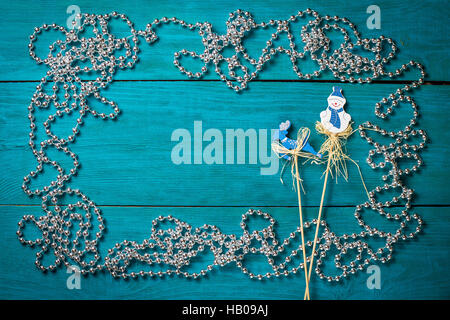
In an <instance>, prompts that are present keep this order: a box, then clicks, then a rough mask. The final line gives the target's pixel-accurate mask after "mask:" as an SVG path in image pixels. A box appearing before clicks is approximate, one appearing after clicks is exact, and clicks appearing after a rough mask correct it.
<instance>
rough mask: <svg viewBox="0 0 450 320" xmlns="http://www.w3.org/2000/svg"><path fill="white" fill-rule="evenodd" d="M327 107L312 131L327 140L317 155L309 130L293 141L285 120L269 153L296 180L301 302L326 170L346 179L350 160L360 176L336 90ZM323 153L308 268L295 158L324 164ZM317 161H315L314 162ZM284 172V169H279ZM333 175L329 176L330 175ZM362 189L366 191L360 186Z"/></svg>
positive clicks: (342, 101)
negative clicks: (288, 167)
mask: <svg viewBox="0 0 450 320" xmlns="http://www.w3.org/2000/svg"><path fill="white" fill-rule="evenodd" d="M327 100H328V107H327V109H326V110H324V111H322V112H321V113H320V122H317V123H316V130H317V132H318V133H320V134H323V135H325V136H326V137H327V138H326V140H325V142H324V143H323V144H322V146H321V148H320V150H319V152H316V151H315V150H314V149H313V148H312V147H311V145H310V144H309V142H308V140H309V136H310V130H309V129H308V128H301V129H300V130H299V131H298V133H297V140H292V139H289V138H288V137H287V130H288V129H289V127H290V126H291V123H290V121H289V120H287V121H286V122H283V123H281V124H280V129H279V130H278V131H277V133H276V135H275V137H274V141H273V143H272V149H273V151H274V152H275V153H276V154H278V156H279V157H280V158H283V159H286V160H288V161H290V162H291V163H292V165H291V173H292V177H293V179H295V181H296V187H297V188H296V189H297V196H298V208H299V216H300V232H301V239H302V251H303V266H304V268H303V269H304V270H305V283H306V289H305V296H304V299H305V300H306V299H308V300H309V299H310V296H309V281H310V278H311V271H312V266H313V263H314V252H315V249H316V244H317V237H318V233H319V228H320V222H321V217H322V209H323V203H324V198H325V193H326V188H327V182H328V174H329V173H330V171H333V169H334V171H335V175H336V178H337V176H338V175H342V176H343V177H344V178H345V179H346V180H347V179H348V171H347V166H346V161H347V160H350V161H352V162H353V163H355V164H356V166H357V167H358V170H359V172H360V175H361V179H362V174H361V171H360V169H359V166H358V164H357V163H356V162H355V161H353V160H352V159H351V158H350V157H349V156H348V155H347V154H346V153H345V151H344V147H345V142H346V139H347V138H348V137H349V136H350V135H351V134H352V133H353V132H354V131H352V127H351V125H350V121H351V116H350V115H349V114H348V113H346V112H345V111H344V105H345V103H346V99H345V98H344V96H343V95H342V89H341V88H340V87H333V92H332V93H331V94H330V96H329V97H328V99H327ZM325 154H326V157H327V158H328V159H327V168H326V169H325V172H324V174H325V180H324V183H323V189H322V196H321V200H320V206H319V213H318V216H317V224H316V231H315V235H314V242H313V247H312V253H311V258H310V261H309V269H308V267H307V258H306V252H305V240H304V233H303V226H304V225H303V215H302V204H301V194H300V185H301V178H300V175H299V170H298V158H299V157H302V158H306V159H308V160H312V162H313V163H316V164H318V163H324V161H320V159H322V158H323V155H325ZM318 160H319V161H318ZM283 169H284V167H283ZM331 174H332V175H333V173H332V172H331ZM362 181H363V185H364V188H365V189H366V193H367V188H366V186H365V184H364V180H363V179H362Z"/></svg>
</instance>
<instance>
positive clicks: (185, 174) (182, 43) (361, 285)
mask: <svg viewBox="0 0 450 320" xmlns="http://www.w3.org/2000/svg"><path fill="white" fill-rule="evenodd" d="M70 4H72V3H69V2H68V3H64V2H55V1H41V2H40V3H39V5H36V4H35V3H31V2H14V3H5V2H2V3H1V4H0V7H1V9H2V12H3V14H4V18H3V19H1V20H0V27H1V29H2V33H1V35H0V58H1V60H0V66H1V67H2V74H0V80H1V81H15V80H37V79H40V78H41V77H42V75H43V74H44V73H45V71H46V69H45V67H44V66H36V65H35V64H34V62H33V61H32V60H31V59H30V58H29V56H28V53H27V50H26V44H27V38H28V35H29V34H30V33H31V31H32V28H33V27H35V26H37V25H40V24H42V23H52V22H56V23H59V24H65V21H66V19H67V18H68V15H67V14H66V8H67V6H68V5H70ZM77 4H78V5H79V6H80V7H81V10H82V11H83V12H95V13H107V12H111V11H113V10H116V11H119V12H123V13H125V14H127V15H128V16H129V17H130V18H131V19H132V20H133V21H134V22H135V23H136V27H138V28H143V27H144V26H145V24H146V23H147V22H148V21H149V20H151V19H153V18H156V17H162V16H169V17H170V16H177V17H179V18H183V19H185V20H187V21H193V22H196V21H204V20H208V21H209V22H211V23H212V24H213V26H214V27H215V30H217V31H218V32H224V31H225V20H226V18H227V15H228V13H229V12H231V11H234V10H235V9H237V8H242V9H245V10H248V11H250V12H252V14H253V15H254V17H255V19H256V21H263V20H264V21H266V20H268V19H270V18H280V19H281V18H287V17H288V16H289V15H291V14H292V13H295V12H296V11H297V10H302V9H305V8H307V7H311V8H313V9H315V10H317V11H319V13H321V14H330V15H333V14H337V15H339V16H345V17H348V18H349V19H350V20H351V21H352V22H354V23H355V24H356V25H358V27H359V30H360V31H361V33H362V35H363V36H367V37H375V36H378V35H380V34H383V35H386V36H389V37H392V38H394V40H396V42H397V44H398V46H399V49H400V53H399V56H398V59H396V61H395V62H394V65H398V64H401V63H404V62H405V61H408V60H410V59H415V60H418V61H420V62H422V63H424V64H425V66H426V68H427V72H428V78H427V80H449V73H448V72H449V71H448V70H449V68H448V65H449V56H448V53H447V52H448V49H449V41H448V40H449V32H448V31H449V27H448V24H447V23H442V22H446V21H447V14H446V11H445V10H442V2H441V1H428V2H419V1H409V2H407V3H405V2H398V3H396V4H392V3H391V2H390V1H378V2H377V5H378V6H380V8H381V17H382V29H381V30H368V29H367V28H366V27H365V21H366V19H367V17H368V14H366V13H365V11H366V8H367V7H368V6H369V5H370V4H372V2H370V1H365V0H364V1H359V2H351V3H346V4H345V5H343V4H342V2H341V1H328V2H327V3H326V4H322V3H315V2H314V1H303V2H302V3H298V2H297V1H290V0H288V1H283V2H282V3H276V4H268V3H267V1H254V0H253V1H239V2H237V1H216V2H214V5H213V6H212V5H211V3H210V2H198V1H189V2H186V1H171V2H170V3H163V2H160V1H159V2H156V1H155V2H147V1H131V2H130V1H128V2H123V3H120V4H112V3H110V2H103V1H96V2H95V3H92V2H91V3H88V1H78V2H77ZM158 35H160V37H161V38H160V41H158V42H157V43H155V44H153V45H151V46H148V45H146V44H144V43H142V44H141V46H140V47H141V49H142V52H141V54H140V59H141V61H140V63H139V64H138V66H137V67H136V69H134V70H132V71H131V70H128V71H126V72H119V74H118V76H117V79H122V80H126V79H127V80H130V79H132V80H145V79H152V80H168V79H185V78H184V76H182V75H180V74H179V73H178V71H177V70H176V69H175V68H174V67H173V66H172V57H173V52H174V51H177V50H180V49H182V48H187V49H195V50H198V51H200V50H201V45H200V41H199V36H198V35H197V34H195V33H191V32H187V31H180V30H179V29H177V28H173V27H168V26H165V27H163V28H161V29H160V30H158ZM50 39H51V36H50V37H47V40H45V39H41V40H42V41H41V44H42V46H43V47H44V48H45V47H46V46H47V44H48V41H49V40H50ZM265 40H267V39H266V35H262V34H256V35H254V38H252V39H251V40H249V42H248V44H246V46H248V48H249V50H250V52H252V51H254V52H258V50H260V48H261V43H263V42H264V41H265ZM38 44H39V42H38ZM43 51H44V52H45V50H43ZM187 63H188V65H191V64H190V63H189V62H187ZM192 65H194V64H192ZM304 67H305V68H310V67H311V66H310V65H308V64H306V65H305V66H304ZM205 78H206V79H217V78H216V75H215V74H208V75H207V76H206V77H205ZM415 78H416V75H414V74H412V73H410V74H407V75H406V77H404V79H415ZM260 79H275V80H283V79H295V75H294V73H293V72H291V67H290V63H289V62H288V60H287V59H286V58H285V57H278V58H277V59H276V60H275V61H274V62H273V63H271V64H270V66H269V67H268V69H267V70H265V71H264V72H263V73H261V76H260ZM323 79H330V76H329V75H324V76H323ZM35 85H36V84H35V83H25V84H24V83H1V84H0V163H1V164H2V173H1V174H0V214H1V216H2V223H1V224H0V230H1V231H0V241H1V242H2V244H3V249H2V251H1V253H0V260H1V261H2V263H1V264H0V298H2V299H13V298H17V299H19V298H22V299H23V298H25V299H36V298H37V299H50V298H54V299H55V298H57V299H114V298H117V299H130V298H131V299H133V298H134V299H185V298H187V297H188V298H192V299H218V298H220V299H227V298H230V299H236V298H238V299H264V298H265V299H299V298H300V299H301V297H302V295H303V291H304V279H303V278H302V277H301V276H300V275H298V276H296V277H290V278H287V279H272V280H270V281H263V282H258V281H254V280H250V279H248V278H246V277H245V276H244V275H242V274H241V273H239V272H237V271H236V269H235V268H234V267H231V266H229V267H226V268H224V269H223V270H220V271H215V272H213V273H212V274H211V275H209V276H208V277H207V278H206V279H201V280H199V281H189V280H185V279H178V278H174V279H169V280H150V279H140V280H137V281H121V280H114V279H112V278H111V277H110V276H109V275H107V274H105V273H103V274H100V275H97V276H94V277H89V278H87V279H83V280H82V290H79V291H75V290H68V289H67V288H66V280H67V277H68V274H66V273H65V270H64V269H60V270H59V271H58V272H57V273H55V274H42V273H41V272H39V271H37V270H36V269H35V268H34V266H33V261H34V252H33V250H31V249H29V248H24V247H22V246H21V245H20V244H19V242H18V241H17V239H16V236H15V230H16V228H17V227H16V226H17V225H16V223H17V221H18V219H19V218H20V217H21V216H22V215H23V214H26V213H30V214H39V210H40V209H39V207H37V206H28V205H30V204H38V203H39V201H38V200H37V199H32V200H30V199H28V198H27V197H25V196H24V194H23V192H22V191H21V189H20V184H21V181H22V176H23V175H25V174H26V173H28V171H29V170H30V169H31V168H32V166H33V165H34V159H33V158H32V156H31V153H30V151H29V149H28V148H27V147H26V143H27V134H28V129H27V128H28V120H27V119H26V116H25V114H26V106H27V105H28V103H29V100H30V97H31V95H32V93H33V88H34V86H35ZM331 86H332V84H319V83H273V82H272V83H256V82H254V83H250V88H249V90H247V91H246V92H243V93H242V94H239V95H237V94H235V93H233V92H232V91H230V90H229V89H227V88H226V87H225V86H224V85H223V84H222V83H217V82H209V83H205V82H184V83H178V82H177V83H167V82H160V81H156V82H151V83H146V82H132V83H130V82H127V83H123V82H122V83H120V82H119V83H114V84H113V85H112V86H111V88H110V89H108V90H107V92H105V96H107V97H108V98H111V99H113V100H115V101H117V102H118V103H119V106H120V107H121V109H122V110H123V113H122V115H121V117H120V118H119V120H118V121H117V122H103V121H100V120H94V119H93V118H92V117H90V118H89V119H88V121H87V123H86V125H85V126H84V128H83V132H82V134H81V135H80V136H79V139H78V141H77V142H76V143H75V144H74V145H73V150H74V151H75V152H77V153H78V154H79V155H80V160H81V163H82V165H83V167H82V169H81V171H80V173H79V175H78V176H77V177H75V178H74V179H73V180H72V181H71V186H73V187H79V188H80V189H81V190H83V191H84V192H85V193H86V194H87V195H88V196H89V197H91V198H92V199H93V200H94V201H96V202H97V203H99V204H103V205H106V207H103V208H102V211H103V213H104V216H105V218H106V219H107V228H108V232H107V234H106V237H105V239H104V241H102V243H101V251H102V252H103V253H104V252H105V251H106V249H107V248H109V247H111V246H112V245H113V244H114V243H115V242H118V241H122V240H123V239H125V238H127V239H130V240H138V241H139V240H142V239H144V238H145V237H147V236H148V234H149V233H148V232H149V228H150V223H151V220H152V219H154V218H155V217H157V216H158V215H160V214H169V213H170V214H173V215H175V216H177V217H179V218H181V219H183V220H185V221H187V222H189V223H191V224H192V225H195V226H199V225H202V224H203V223H211V224H216V225H218V226H219V227H220V228H221V229H222V230H223V231H225V232H227V233H228V232H229V233H231V232H233V233H238V234H239V233H240V230H239V221H240V216H241V214H242V213H243V212H245V211H246V210H247V208H248V207H255V208H258V207H263V210H264V211H267V212H269V213H270V214H272V215H273V216H274V218H276V219H277V220H278V221H279V226H278V227H277V232H279V233H280V235H281V236H286V235H287V234H288V233H289V232H290V231H292V230H293V228H294V226H296V225H298V215H297V209H296V208H295V206H296V204H297V199H296V196H295V193H294V192H292V191H291V188H290V177H289V174H286V175H285V181H286V182H287V185H286V186H284V187H283V186H281V185H280V182H279V176H278V175H272V176H261V175H260V171H259V169H260V165H211V166H208V165H205V164H203V165H181V166H175V165H174V164H173V163H172V162H171V161H170V151H171V149H172V147H173V146H174V145H175V143H174V142H171V141H170V135H171V133H172V131H173V130H174V129H177V128H187V129H189V130H191V131H192V126H193V121H194V120H202V121H203V126H204V130H206V129H208V128H217V129H220V130H222V131H223V130H225V129H226V128H244V129H248V128H256V129H268V128H271V127H275V126H277V125H278V123H279V121H281V120H286V119H288V118H290V119H291V120H293V121H294V124H296V125H297V126H298V125H299V124H300V123H301V125H305V124H308V126H310V127H311V128H312V127H313V123H314V121H315V120H318V113H319V112H320V111H321V110H322V109H323V107H324V106H325V103H326V97H327V96H328V94H329V93H330V88H331ZM343 87H344V92H345V95H346V97H347V100H348V111H349V112H350V113H351V115H352V117H353V118H354V119H355V121H356V122H357V123H360V122H362V121H366V120H372V119H373V118H374V116H373V105H374V103H375V102H377V101H378V100H379V99H380V98H381V97H382V96H385V95H387V94H389V93H390V92H392V90H393V89H395V88H397V87H398V86H397V85H364V86H361V85H348V84H345V85H343ZM414 96H415V99H416V101H417V102H418V104H419V106H420V112H421V114H422V118H421V119H420V123H419V127H421V128H424V129H425V130H427V132H428V133H429V136H430V141H431V143H430V144H429V146H428V147H427V148H426V149H425V150H424V152H423V153H422V156H423V159H424V162H425V166H424V167H423V169H422V170H421V171H420V172H419V173H418V174H417V175H415V176H414V177H412V178H408V179H407V181H408V184H409V185H411V186H413V187H414V188H415V190H416V191H417V193H418V195H417V196H416V197H415V200H414V204H415V206H416V207H415V208H414V210H415V211H416V212H417V213H419V214H420V215H422V216H423V218H424V220H425V222H426V227H425V229H424V232H423V234H421V235H420V236H419V238H418V239H416V240H414V241H411V242H406V243H402V244H399V245H398V246H397V247H396V251H395V257H394V260H393V261H392V262H391V263H389V264H387V265H381V271H382V286H381V288H382V289H381V290H369V289H367V286H366V280H367V277H368V275H367V274H365V273H359V274H358V275H357V276H354V277H352V278H350V279H348V280H346V281H344V283H341V284H339V285H335V284H331V285H330V284H329V283H326V282H323V281H320V280H318V279H317V278H316V277H314V278H313V280H312V284H311V285H312V291H311V292H312V296H313V298H314V299H398V298H402V299H422V298H423V299H436V298H444V299H448V298H450V294H449V293H450V290H449V283H450V281H449V280H450V279H449V275H448V272H447V271H448V267H447V266H448V263H449V255H448V252H449V244H450V241H449V237H448V233H447V230H448V226H449V218H448V217H449V211H450V206H449V205H450V204H449V202H448V199H449V192H448V188H447V180H448V179H449V174H448V170H445V169H444V170H443V168H446V167H447V165H448V160H447V159H448V158H449V156H450V154H449V152H450V151H449V147H448V140H449V137H448V131H447V130H445V128H447V127H448V125H447V121H448V118H449V114H448V110H447V109H448V108H445V106H447V105H448V99H449V98H450V95H449V90H448V88H447V86H424V87H422V88H421V89H419V90H418V91H417V92H415V93H414ZM180 101H181V102H180ZM405 110H406V108H404V107H403V108H400V111H401V112H398V113H397V115H396V117H395V118H394V119H392V121H389V122H388V125H389V126H392V128H393V127H394V126H397V127H398V125H399V123H400V122H404V121H406V120H407V119H408V117H409V115H408V116H406V115H403V112H404V111H405ZM293 115H294V116H293ZM40 116H43V114H41V115H40ZM72 120H73V119H72ZM68 122H70V119H67V118H64V119H63V120H62V121H61V124H67V123H68ZM99 122H100V123H99ZM56 127H58V126H56ZM61 128H62V127H60V128H59V132H61ZM56 129H57V130H58V128H56ZM320 141H321V139H320V138H319V137H317V136H315V137H313V138H312V143H313V145H314V146H316V145H317V144H319V143H320ZM348 147H349V150H350V154H351V155H352V157H353V158H354V159H355V160H358V161H360V162H361V163H364V159H365V157H366V155H367V149H365V148H367V145H366V144H364V143H363V142H362V140H361V139H360V138H359V137H358V136H355V137H354V138H352V139H350V141H349V145H348ZM322 169H323V168H319V167H311V166H308V167H305V168H304V169H303V170H302V175H303V178H304V180H305V187H306V189H307V192H308V193H307V195H306V196H304V199H303V202H304V205H306V206H312V207H308V208H305V215H306V218H307V219H312V218H313V217H315V215H316V213H317V207H316V206H317V205H318V201H319V197H320V191H321V187H322V185H321V184H322V181H321V180H319V178H318V177H319V176H320V173H321V170H322ZM351 170H352V171H351V172H350V181H351V183H345V182H340V183H339V185H335V184H330V187H329V193H328V194H329V195H328V198H327V199H326V204H327V205H331V206H343V205H344V206H347V205H348V206H353V205H355V204H357V203H360V202H362V201H364V194H363V192H362V188H361V186H360V184H359V177H358V175H357V172H356V170H355V168H352V169H351ZM363 173H364V177H365V180H366V182H367V184H368V186H369V188H371V187H374V186H375V185H377V184H379V182H380V179H379V177H380V176H381V173H379V172H377V174H375V171H373V170H368V168H367V166H365V165H363ZM46 175H47V178H48V176H49V175H51V172H50V170H47V171H46ZM217 177H219V179H218V178H217ZM44 180H45V179H41V181H38V183H42V182H43V181H44ZM275 188H276V189H275ZM283 188H284V189H283ZM274 190H283V192H278V193H275V194H274ZM337 190H339V193H338V192H337ZM11 204H14V205H11ZM18 204H20V206H17V205H18ZM23 205H25V206H23ZM111 205H115V206H114V207H111ZM126 205H130V206H132V207H129V206H126ZM142 205H145V206H168V207H155V208H148V207H134V206H142ZM429 205H439V206H440V207H430V206H429ZM173 206H177V207H176V208H173ZM180 206H207V208H197V207H188V208H180ZM227 206H228V207H227ZM229 206H239V207H236V208H234V207H233V208H230V207H229ZM273 206H281V207H275V208H274V207H273ZM286 206H292V207H289V208H288V207H286ZM398 209H400V208H397V209H393V210H398ZM325 217H326V219H327V221H328V222H329V223H330V224H331V226H332V228H333V230H334V231H336V232H337V233H342V232H351V231H358V230H359V229H358V226H357V225H356V221H355V220H354V218H353V208H351V207H348V208H347V207H346V208H336V207H331V208H326V210H325ZM367 219H368V221H369V222H370V223H371V224H372V225H377V224H379V226H380V228H387V229H389V228H394V226H391V225H389V224H386V222H385V220H382V221H380V220H377V219H378V216H369V217H367ZM388 231H389V230H388ZM26 235H27V236H32V235H33V234H32V230H27V233H26ZM307 237H308V238H309V237H311V235H307ZM263 266H264V264H263V263H261V264H257V265H255V267H258V268H261V267H263ZM13 271H14V272H13Z"/></svg>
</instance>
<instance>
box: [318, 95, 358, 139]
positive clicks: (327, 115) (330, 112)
mask: <svg viewBox="0 0 450 320" xmlns="http://www.w3.org/2000/svg"><path fill="white" fill-rule="evenodd" d="M327 100H328V108H327V109H326V110H324V111H322V112H321V113H320V122H321V123H322V125H323V126H324V128H325V129H326V130H328V131H330V132H331V133H339V132H342V131H344V130H345V129H347V127H348V124H349V123H350V120H351V119H352V117H351V116H350V115H349V114H348V113H347V112H345V111H344V104H345V102H346V100H345V98H344V96H343V95H342V89H341V88H340V87H333V92H332V93H331V94H330V96H329V97H328V99H327Z"/></svg>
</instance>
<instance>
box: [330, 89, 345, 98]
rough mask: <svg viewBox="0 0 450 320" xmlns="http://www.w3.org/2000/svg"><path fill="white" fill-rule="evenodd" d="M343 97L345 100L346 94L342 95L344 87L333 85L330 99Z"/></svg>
mask: <svg viewBox="0 0 450 320" xmlns="http://www.w3.org/2000/svg"><path fill="white" fill-rule="evenodd" d="M330 98H332V99H336V98H337V99H342V100H343V101H346V99H345V98H344V96H343V95H342V88H341V87H333V92H332V93H331V94H330V96H329V97H328V99H330Z"/></svg>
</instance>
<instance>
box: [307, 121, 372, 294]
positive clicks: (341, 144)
mask: <svg viewBox="0 0 450 320" xmlns="http://www.w3.org/2000/svg"><path fill="white" fill-rule="evenodd" d="M316 130H317V132H318V133H320V134H323V135H326V136H327V139H326V140H325V142H324V143H323V144H322V146H321V148H320V150H319V152H320V153H322V154H325V153H327V157H328V161H327V168H326V169H325V171H324V174H325V180H324V182H323V189H322V196H321V199H320V206H319V214H318V216H317V224H316V232H315V235H314V242H313V247H312V253H311V258H310V262H309V270H308V275H307V277H308V283H309V281H310V279H311V271H312V266H313V263H314V252H315V250H316V244H317V236H318V234H319V228H320V221H321V217H322V209H323V202H324V198H325V192H326V189H327V181H328V173H330V174H331V176H333V171H334V173H335V176H336V182H337V177H338V176H339V175H341V176H342V177H343V178H344V179H345V180H346V181H348V170H347V164H346V161H347V160H349V161H351V162H353V163H354V164H355V165H356V167H357V168H358V171H359V175H360V177H361V181H362V184H363V186H364V189H365V191H366V194H367V197H368V198H370V196H369V192H368V190H367V187H366V184H365V182H364V178H363V176H362V172H361V169H360V167H359V165H358V163H357V162H356V161H354V160H353V159H352V158H350V157H349V156H348V155H347V154H346V152H345V151H346V150H345V144H346V142H347V139H348V137H350V136H351V135H352V134H353V133H354V132H355V131H357V130H352V126H351V124H350V125H349V126H348V127H347V129H345V130H344V131H343V132H340V133H332V132H329V131H328V130H326V129H325V128H324V126H323V125H322V123H320V122H317V123H316ZM308 296H309V292H306V291H305V296H304V297H305V299H306V297H308Z"/></svg>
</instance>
